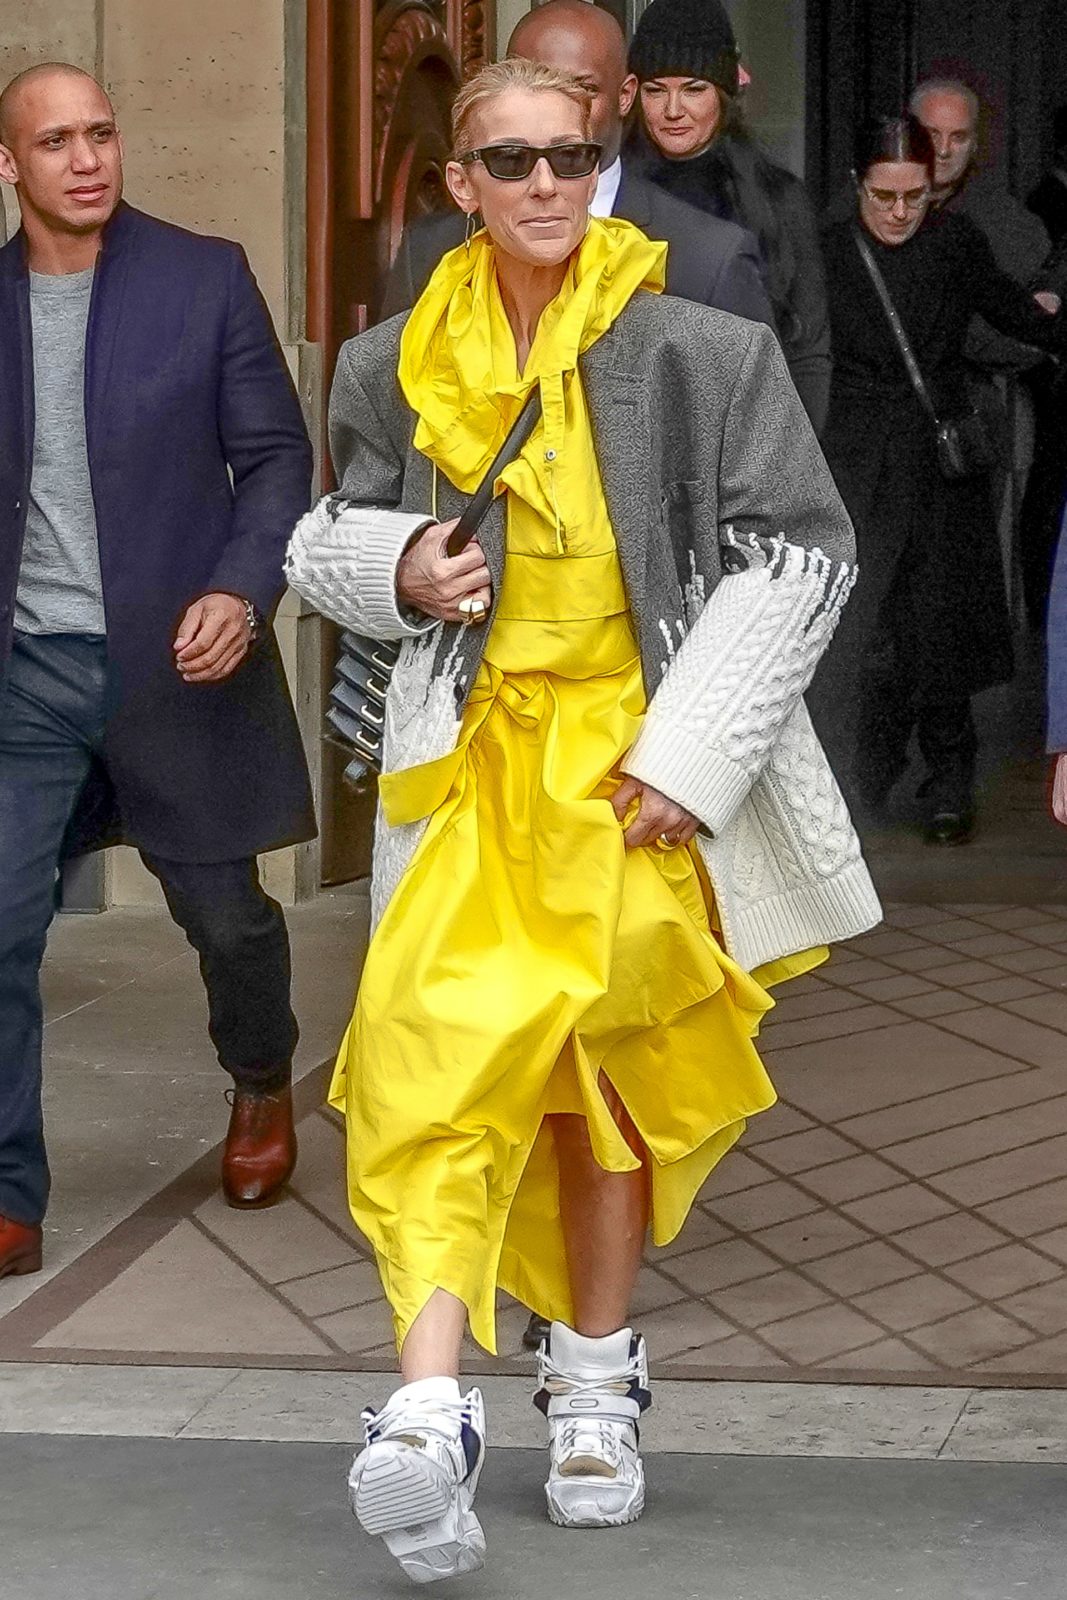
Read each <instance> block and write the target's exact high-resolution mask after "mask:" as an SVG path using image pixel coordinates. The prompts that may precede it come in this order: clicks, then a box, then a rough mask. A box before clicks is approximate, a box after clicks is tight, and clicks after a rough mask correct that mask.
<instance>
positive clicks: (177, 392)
mask: <svg viewBox="0 0 1067 1600" xmlns="http://www.w3.org/2000/svg"><path fill="white" fill-rule="evenodd" d="M33 407H34V389H33V350H32V334H31V324H30V305H29V277H28V272H27V264H26V254H25V248H24V242H23V237H22V235H21V233H20V234H17V235H16V237H15V238H14V239H13V240H12V241H11V243H10V244H8V245H7V246H6V247H5V248H4V249H3V250H0V673H2V672H3V671H4V670H5V668H6V662H7V660H8V657H9V655H10V650H11V637H12V620H13V611H14V603H15V594H16V590H17V586H18V576H19V567H20V564H21V559H22V544H23V538H24V534H25V528H26V512H27V502H28V499H29V488H30V470H31V464H32V457H33V414H34V413H33ZM85 424H86V440H87V445H88V452H89V470H90V474H91V478H92V489H93V504H94V506H95V510H96V523H97V532H98V536H99V542H100V567H101V575H102V578H103V589H104V608H105V613H106V618H107V647H108V663H109V689H110V690H111V693H112V696H113V706H114V709H113V711H112V712H111V714H110V716H109V719H108V722H107V727H106V732H105V750H104V756H105V762H104V769H101V770H98V771H97V772H96V773H95V774H94V779H93V780H92V781H91V782H90V785H89V786H88V788H87V791H86V794H85V795H84V796H83V804H82V810H81V813H80V815H79V817H78V818H76V819H75V822H74V825H73V827H72V831H71V834H70V836H69V848H71V849H76V848H83V847H85V846H88V845H91V844H97V843H106V842H111V841H112V840H113V839H115V838H117V837H123V838H125V839H128V840H129V841H130V842H131V843H133V844H137V845H139V846H141V847H143V848H144V849H147V850H149V851H151V852H153V853H154V854H157V855H160V856H163V857H169V858H171V859H174V860H184V861H220V860H226V859H237V858H240V857H245V856H250V855H254V854H256V853H257V852H259V851H262V850H270V849H273V848H276V847H277V846H279V845H282V844H287V843H293V842H296V841H297V840H301V839H308V838H310V837H311V836H312V835H313V834H314V831H315V823H314V814H313V810H312V804H311V794H310V787H309V783H308V774H307V765H306V762H305V759H304V752H303V748H302V746H301V742H300V735H299V730H298V728H297V726H296V718H295V716H294V714H293V707H292V702H291V700H290V697H289V691H288V688H287V686H286V682H285V675H284V672H283V669H282V664H281V659H280V657H279V654H278V647H277V644H276V642H275V639H274V635H273V630H270V631H268V633H267V635H266V637H265V638H264V639H263V641H262V643H260V644H259V645H257V647H256V648H255V649H254V650H253V652H252V654H251V655H250V656H249V658H248V659H247V661H246V662H245V663H244V664H243V665H242V667H241V668H240V669H239V670H238V671H237V672H236V673H235V674H234V675H233V677H231V678H230V679H228V680H227V681H226V682H224V683H219V684H202V685H197V684H187V683H185V682H183V680H182V679H181V678H180V677H179V675H178V672H177V671H176V669H175V666H174V658H173V652H172V648H171V647H172V642H173V639H174V636H175V632H176V629H177V625H178V622H179V620H180V619H181V616H182V614H183V613H184V611H185V609H186V607H187V606H189V605H190V604H191V602H192V601H193V600H195V599H197V598H198V597H199V596H201V595H203V594H207V593H211V592H214V591H220V592H221V591H226V592H229V593H232V594H236V595H240V596H241V597H242V598H245V599H249V600H251V601H252V602H253V603H254V604H255V606H256V607H257V609H258V610H259V611H260V612H261V613H262V614H263V616H264V617H270V616H272V615H273V612H274V609H275V607H276V606H277V603H278V600H279V598H280V596H281V594H282V591H283V589H284V579H283V576H282V559H283V555H284V551H285V546H286V542H287V540H288V537H289V534H290V532H291V531H292V528H293V524H294V523H295V522H296V520H297V519H298V518H299V517H300V516H301V515H302V514H303V512H304V511H305V510H306V509H307V506H308V502H309V498H310V491H311V447H310V444H309V442H308V437H307V432H306V430H305V427H304V422H303V418H302V415H301V411H300V405H299V402H298V400H297V397H296V394H295V391H294V389H293V385H292V382H291V380H290V378H289V374H288V370H287V368H286V365H285V360H284V357H283V356H282V353H281V350H280V349H279V347H278V343H277V340H276V339H275V337H274V330H273V328H272V326H271V321H270V315H269V313H268V311H267V308H266V306H265V305H264V303H263V300H262V297H261V296H260V293H259V290H258V289H257V287H256V283H255V279H254V278H253V276H252V273H251V271H250V269H249V267H248V263H247V261H246V260H245V257H244V253H243V251H242V250H241V249H240V248H239V247H238V246H237V245H234V244H230V243H228V242H227V241H225V240H221V239H209V238H204V237H201V236H200V235H197V234H193V233H187V232H186V231H185V230H184V229H181V228H176V227H172V226H171V225H170V224H168V223H165V222H160V221H157V220H156V219H155V218H153V217H148V216H145V215H144V214H143V213H141V212H139V211H135V210H133V209H132V208H131V207H129V206H126V205H122V206H120V208H119V210H118V211H117V212H116V214H115V216H114V217H113V218H112V220H111V222H110V223H109V224H108V226H107V228H106V230H105V234H104V245H103V249H102V251H101V254H100V257H99V260H98V264H97V269H96V276H95V280H94V284H93V294H92V301H91V303H90V309H89V322H88V328H87V332H86V364H85ZM105 769H106V770H105ZM105 778H106V780H107V782H106V784H105V783H104V780H105ZM102 785H103V787H102Z"/></svg>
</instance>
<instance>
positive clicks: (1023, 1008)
mask: <svg viewBox="0 0 1067 1600" xmlns="http://www.w3.org/2000/svg"><path fill="white" fill-rule="evenodd" d="M1005 1009H1006V1010H1008V1011H1010V1012H1011V1013H1012V1014H1013V1015H1014V1016H1016V1017H1026V1018H1027V1020H1028V1021H1030V1022H1040V1023H1042V1024H1043V1025H1044V1026H1045V1027H1048V1028H1056V1029H1057V1030H1058V1031H1059V1032H1060V1033H1067V994H1060V993H1058V992H1057V993H1048V994H1036V995H1031V996H1029V997H1024V998H1023V999H1019V1000H1009V1001H1008V1002H1007V1004H1006V1006H1005ZM1063 1043H1064V1057H1065V1059H1067V1039H1065V1040H1064V1042H1063Z"/></svg>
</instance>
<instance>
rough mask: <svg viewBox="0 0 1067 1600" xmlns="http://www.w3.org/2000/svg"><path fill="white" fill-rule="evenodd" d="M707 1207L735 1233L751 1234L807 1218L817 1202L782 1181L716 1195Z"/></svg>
mask: <svg viewBox="0 0 1067 1600" xmlns="http://www.w3.org/2000/svg"><path fill="white" fill-rule="evenodd" d="M710 1206H711V1209H712V1210H713V1211H714V1213H715V1215H716V1216H717V1217H719V1218H720V1219H721V1220H722V1221H723V1222H724V1223H726V1224H727V1225H728V1226H729V1227H731V1228H735V1229H736V1230H737V1232H738V1233H754V1232H755V1231H756V1229H757V1228H770V1227H773V1225H774V1224H775V1223H776V1222H788V1221H789V1219H790V1218H791V1217H803V1216H807V1215H808V1214H809V1213H810V1212H812V1211H818V1210H819V1209H820V1206H819V1202H818V1200H814V1199H813V1198H812V1197H811V1196H810V1195H807V1194H804V1192H803V1191H802V1190H801V1189H798V1188H797V1187H796V1185H795V1184H792V1183H787V1182H786V1181H785V1180H784V1179H775V1181H774V1182H772V1183H761V1184H760V1185H759V1186H758V1187H757V1188H754V1189H742V1190H740V1192H739V1193H738V1194H728V1195H720V1196H718V1197H717V1198H715V1199H713V1200H712V1201H711V1202H710Z"/></svg>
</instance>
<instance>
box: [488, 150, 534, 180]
mask: <svg viewBox="0 0 1067 1600" xmlns="http://www.w3.org/2000/svg"><path fill="white" fill-rule="evenodd" d="M538 154H539V152H538V151H536V150H531V149H530V146H529V145H526V144H498V145H492V146H490V147H489V148H488V149H485V150H483V151H482V161H483V162H484V164H485V170H486V172H488V174H489V176H490V177H491V178H503V179H504V180H506V181H507V180H511V179H515V178H528V177H529V176H530V173H531V172H532V171H533V169H534V163H535V161H536V160H537V157H538Z"/></svg>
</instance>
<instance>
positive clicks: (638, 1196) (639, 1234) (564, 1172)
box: [551, 1077, 649, 1339]
mask: <svg viewBox="0 0 1067 1600" xmlns="http://www.w3.org/2000/svg"><path fill="white" fill-rule="evenodd" d="M600 1086H601V1089H602V1090H603V1092H604V1097H605V1099H606V1100H607V1103H608V1105H609V1107H610V1109H611V1113H612V1116H613V1117H614V1118H615V1121H616V1122H617V1123H618V1125H619V1128H620V1129H621V1131H622V1134H623V1137H624V1138H625V1139H626V1142H627V1144H628V1145H629V1146H630V1148H631V1150H633V1152H634V1154H635V1155H637V1156H639V1157H641V1158H642V1166H641V1167H640V1168H639V1169H638V1170H637V1171H635V1172H605V1171H604V1169H603V1167H601V1166H600V1165H599V1163H598V1162H597V1160H596V1158H595V1156H594V1155H593V1148H592V1145H591V1143H590V1141H589V1129H588V1127H587V1125H586V1120H585V1118H584V1117H579V1116H554V1117H553V1118H552V1119H551V1120H552V1133H553V1137H554V1138H555V1141H556V1153H557V1156H558V1159H559V1172H560V1184H559V1189H560V1212H561V1216H562V1220H563V1236H564V1240H565V1243H566V1249H567V1270H568V1274H569V1277H570V1282H571V1297H572V1299H573V1301H574V1321H575V1332H576V1333H581V1334H584V1335H585V1336H586V1337H587V1338H590V1339H602V1338H604V1337H605V1336H606V1335H607V1334H609V1333H615V1332H616V1330H617V1329H619V1328H622V1327H625V1326H626V1323H627V1322H628V1320H629V1315H630V1299H631V1296H632V1295H633V1288H634V1283H635V1282H636V1280H637V1273H638V1270H639V1268H640V1266H641V1255H642V1252H643V1250H644V1245H645V1235H646V1232H647V1230H648V1212H649V1193H648V1172H647V1169H646V1167H645V1165H644V1158H645V1150H644V1146H643V1144H642V1142H641V1136H640V1134H639V1133H638V1132H637V1129H636V1128H635V1127H634V1125H633V1123H632V1122H631V1121H630V1118H629V1117H628V1116H627V1114H626V1110H625V1108H624V1106H623V1104H622V1102H621V1101H620V1100H619V1097H618V1096H617V1095H616V1093H615V1091H614V1089H612V1087H611V1085H610V1084H609V1083H608V1082H607V1080H606V1079H604V1078H603V1077H602V1078H601V1080H600Z"/></svg>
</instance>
